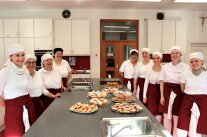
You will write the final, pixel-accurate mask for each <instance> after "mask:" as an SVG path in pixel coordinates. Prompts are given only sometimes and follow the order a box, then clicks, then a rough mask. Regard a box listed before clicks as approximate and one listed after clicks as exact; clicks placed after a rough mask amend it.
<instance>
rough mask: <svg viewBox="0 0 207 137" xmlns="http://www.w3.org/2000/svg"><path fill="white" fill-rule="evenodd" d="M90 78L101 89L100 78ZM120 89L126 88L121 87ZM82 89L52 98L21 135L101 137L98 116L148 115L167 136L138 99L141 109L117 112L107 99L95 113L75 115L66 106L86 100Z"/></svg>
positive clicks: (27, 136) (34, 136)
mask: <svg viewBox="0 0 207 137" xmlns="http://www.w3.org/2000/svg"><path fill="white" fill-rule="evenodd" d="M93 81H94V90H101V88H102V87H101V86H100V79H93ZM123 90H124V91H125V90H128V89H127V88H126V87H123ZM86 91H87V90H86ZM86 91H83V90H81V91H78V90H75V91H72V92H64V93H62V97H60V98H57V99H55V101H54V102H53V103H52V104H51V105H50V106H49V107H48V109H47V110H46V111H45V112H44V113H43V114H42V115H41V117H40V118H39V119H38V120H37V121H36V122H35V123H34V124H33V125H32V127H31V128H30V129H29V130H28V131H27V132H26V133H25V134H24V137H101V136H102V127H101V119H102V118H112V117H146V116H148V117H150V118H151V120H152V121H154V122H155V123H156V125H157V127H159V128H160V129H161V130H162V131H164V132H165V133H166V137H167V136H168V137H169V136H170V134H169V133H168V132H166V130H165V129H164V128H163V127H162V126H161V124H160V123H159V122H158V121H157V120H156V119H155V118H154V117H153V116H152V115H151V113H150V112H149V111H148V110H147V109H146V108H145V107H144V106H143V105H142V104H141V102H140V101H139V100H137V101H136V103H138V104H139V105H141V106H142V107H143V108H144V109H143V111H141V112H138V113H134V114H119V113H116V112H113V111H111V109H110V106H111V105H113V104H114V103H113V102H110V104H109V105H107V106H103V107H99V110H98V111H97V112H95V113H91V114H78V113H74V112H71V111H69V107H70V106H72V105H74V104H75V103H77V102H82V103H87V102H89V98H87V97H86V94H87V92H86ZM111 97H112V95H111Z"/></svg>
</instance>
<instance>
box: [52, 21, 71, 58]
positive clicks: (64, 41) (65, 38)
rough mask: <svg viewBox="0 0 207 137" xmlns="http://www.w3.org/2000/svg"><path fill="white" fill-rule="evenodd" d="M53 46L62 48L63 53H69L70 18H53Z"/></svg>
mask: <svg viewBox="0 0 207 137" xmlns="http://www.w3.org/2000/svg"><path fill="white" fill-rule="evenodd" d="M54 47H55V48H60V47H61V48H62V49H63V50H64V55H68V54H71V52H72V50H71V49H72V46H71V20H55V44H54Z"/></svg>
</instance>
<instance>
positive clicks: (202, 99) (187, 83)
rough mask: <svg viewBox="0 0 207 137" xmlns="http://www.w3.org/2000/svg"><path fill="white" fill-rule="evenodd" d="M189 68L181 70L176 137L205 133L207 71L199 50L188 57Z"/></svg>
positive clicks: (197, 136)
mask: <svg viewBox="0 0 207 137" xmlns="http://www.w3.org/2000/svg"><path fill="white" fill-rule="evenodd" d="M189 60H190V66H191V69H188V70H186V71H184V72H183V74H182V77H181V80H180V82H181V88H182V90H183V91H184V94H185V95H184V98H183V103H182V105H181V109H180V116H179V119H178V137H187V135H188V136H189V137H201V134H206V135H207V122H206V118H207V72H206V70H205V68H204V66H203V65H204V57H203V54H202V53H201V52H194V53H191V54H190V57H189Z"/></svg>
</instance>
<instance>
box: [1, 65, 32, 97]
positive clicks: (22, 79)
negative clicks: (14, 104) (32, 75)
mask: <svg viewBox="0 0 207 137" xmlns="http://www.w3.org/2000/svg"><path fill="white" fill-rule="evenodd" d="M28 77H29V75H28V74H27V73H26V71H25V72H24V73H23V74H17V73H15V71H14V70H13V69H11V68H10V67H9V66H7V67H6V68H3V69H2V70H1V71H0V96H2V97H4V98H5V99H14V98H17V97H20V96H24V95H27V94H28V90H27V85H28V82H29V80H28Z"/></svg>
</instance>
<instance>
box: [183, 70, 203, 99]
mask: <svg viewBox="0 0 207 137" xmlns="http://www.w3.org/2000/svg"><path fill="white" fill-rule="evenodd" d="M180 82H181V83H185V90H184V92H185V93H187V94H189V95H195V94H205V95H207V72H206V71H203V72H201V74H200V75H198V76H195V75H194V74H193V73H192V71H191V70H190V69H188V70H186V71H184V72H183V73H182V76H181V79H180Z"/></svg>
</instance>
